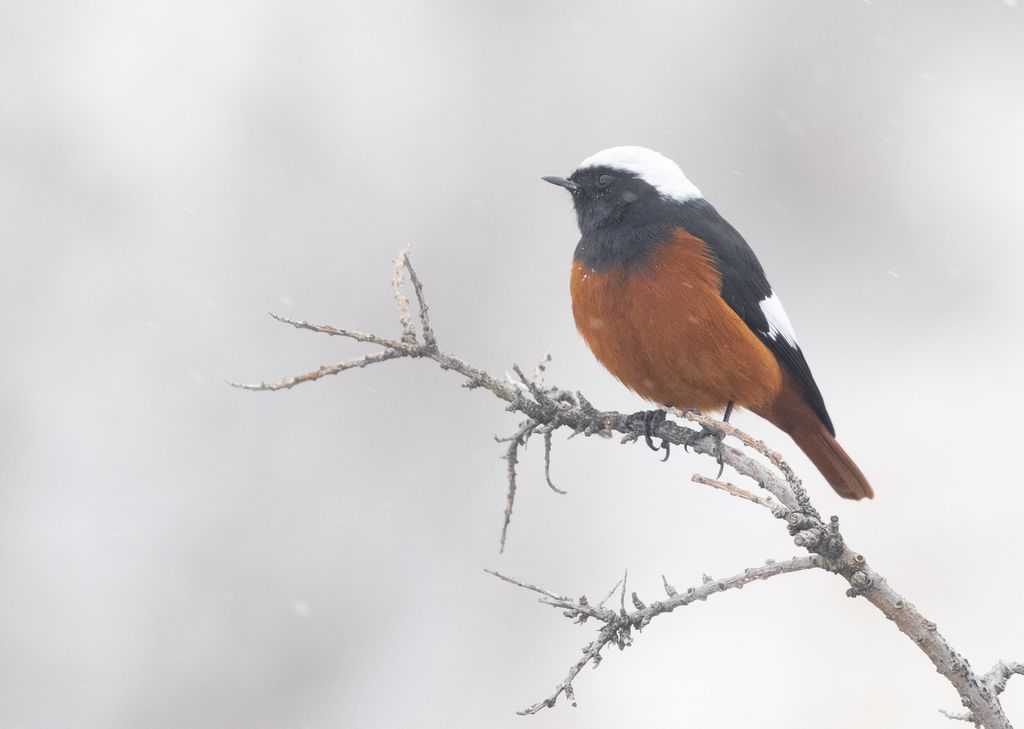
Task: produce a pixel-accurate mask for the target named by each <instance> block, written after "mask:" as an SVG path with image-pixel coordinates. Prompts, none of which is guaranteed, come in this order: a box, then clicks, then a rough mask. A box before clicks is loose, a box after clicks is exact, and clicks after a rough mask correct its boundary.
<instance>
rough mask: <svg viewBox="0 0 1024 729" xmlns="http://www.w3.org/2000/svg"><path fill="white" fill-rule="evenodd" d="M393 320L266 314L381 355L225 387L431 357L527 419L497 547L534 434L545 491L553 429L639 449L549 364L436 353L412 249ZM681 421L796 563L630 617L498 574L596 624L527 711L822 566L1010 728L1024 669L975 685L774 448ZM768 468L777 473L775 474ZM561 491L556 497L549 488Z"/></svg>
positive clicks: (619, 419) (986, 713) (663, 428)
mask: <svg viewBox="0 0 1024 729" xmlns="http://www.w3.org/2000/svg"><path fill="white" fill-rule="evenodd" d="M405 274H408V276H409V281H410V282H411V283H412V287H413V292H414V295H415V297H416V302H417V306H418V310H419V323H420V331H419V333H417V331H416V328H415V325H414V324H413V317H412V314H411V311H410V303H409V300H408V299H407V298H406V296H405V294H404V293H403V284H404V280H405ZM392 283H393V288H394V295H395V301H396V306H397V309H398V315H399V322H400V324H401V328H402V336H401V339H397V340H396V339H389V338H385V337H380V336H378V335H375V334H367V333H363V332H357V331H354V330H349V329H339V328H336V327H332V326H328V325H323V324H310V323H308V322H305V321H295V320H292V319H287V318H285V317H280V316H276V315H273V316H274V318H275V319H277V320H278V321H281V322H284V323H287V324H290V325H291V326H294V327H296V328H298V329H306V330H309V331H313V332H317V333H321V334H327V335H330V336H341V337H347V338H349V339H353V340H355V341H358V342H364V343H368V344H374V345H377V346H380V347H382V349H381V350H380V351H378V352H374V353H371V354H367V355H363V356H362V357H356V358H353V359H347V360H344V361H342V362H339V363H337V364H333V365H325V366H322V367H319V368H317V369H315V370H312V371H310V372H306V373H304V374H300V375H296V376H294V377H288V378H285V379H283V380H280V381H279V382H276V383H259V384H255V385H242V384H236V383H231V384H233V385H234V386H236V387H240V388H243V389H248V390H262V391H275V390H284V389H288V388H291V387H295V386H296V385H300V384H303V383H306V382H313V381H316V380H319V379H320V378H322V377H326V376H328V375H335V374H338V373H340V372H344V371H345V370H349V369H353V368H356V367H365V366H367V365H371V364H376V363H378V362H384V361H387V360H390V359H400V358H411V359H415V358H429V359H432V360H433V361H434V362H436V363H437V364H438V365H439V366H440V367H441V368H442V369H444V370H450V371H453V372H456V373H458V374H459V375H460V376H462V377H463V378H464V379H465V380H466V382H465V383H464V386H465V387H467V388H469V389H478V388H480V389H486V390H488V391H489V392H490V393H491V394H493V395H494V396H496V397H497V398H499V399H500V400H503V401H504V402H505V403H506V409H507V410H509V411H510V412H515V413H519V414H521V415H523V416H525V417H526V420H525V421H524V422H523V423H522V424H521V425H520V427H519V429H518V430H517V431H516V433H515V434H513V435H512V436H511V437H510V438H509V439H506V440H507V441H508V442H509V447H508V450H507V451H506V454H505V458H506V460H507V461H508V475H509V492H508V498H507V503H506V509H505V515H504V522H503V527H502V545H503V546H504V543H505V536H506V534H507V531H508V524H509V520H510V518H511V511H512V505H513V500H514V496H515V465H516V462H517V457H518V449H519V447H520V446H521V445H525V444H526V442H527V441H528V439H529V437H530V436H531V435H533V434H535V433H541V434H543V436H544V442H545V475H546V478H547V480H548V484H549V485H551V486H552V488H554V486H553V485H552V484H551V482H550V475H549V474H550V447H551V434H552V433H553V432H554V431H555V430H558V429H561V428H566V429H568V430H569V431H570V432H571V435H570V438H571V437H573V436H576V435H579V434H583V435H586V436H590V435H595V434H603V435H611V434H614V433H617V434H619V435H621V436H622V437H621V442H623V443H629V442H635V441H636V440H637V439H638V438H640V437H642V436H643V435H644V424H643V420H642V419H639V418H636V417H634V416H633V415H629V414H623V413H618V412H613V411H601V410H598V409H597V408H596V407H594V406H593V405H592V404H591V403H590V402H589V401H588V400H587V399H586V398H585V397H584V396H583V395H582V394H580V393H579V392H570V391H567V390H561V389H558V388H555V387H547V386H545V385H544V383H543V372H544V368H545V366H546V363H547V362H548V361H549V357H548V356H545V358H544V359H543V360H542V361H541V363H540V364H539V365H538V366H537V368H536V369H535V371H534V373H533V377H532V378H527V377H526V376H525V374H523V372H522V371H521V370H520V369H519V368H518V367H515V368H514V371H515V372H516V374H517V377H518V378H519V379H518V381H516V380H514V379H512V378H511V377H509V378H508V379H507V380H501V379H498V378H496V377H493V376H492V375H490V374H488V373H487V372H485V371H483V370H481V369H479V368H477V367H474V366H473V365H471V364H468V363H467V362H464V361H463V360H461V359H459V358H457V357H455V356H453V355H451V354H448V353H446V352H443V351H441V350H440V348H439V347H438V344H437V339H436V337H435V334H434V331H433V329H432V328H431V323H430V316H429V313H428V311H429V310H428V307H427V303H426V299H425V297H424V293H423V286H422V283H421V282H420V279H419V277H418V276H417V275H416V272H415V270H414V269H413V267H412V263H411V261H410V260H409V256H408V252H407V251H405V250H403V251H402V252H401V253H400V254H399V256H398V259H397V260H396V261H395V269H394V275H393V277H392ZM676 415H677V416H679V417H682V418H684V419H685V420H689V421H692V422H695V423H698V424H700V425H701V426H702V427H703V428H704V430H702V431H697V430H695V429H693V428H689V427H685V426H682V425H680V424H679V423H677V422H673V421H670V420H665V421H663V422H661V423H659V424H658V425H657V426H656V427H655V428H654V432H653V433H651V435H653V436H654V437H657V438H660V439H663V440H664V441H666V442H668V443H672V444H673V445H688V446H690V447H691V448H692V449H693V451H694V452H696V453H700V454H703V455H708V456H711V457H713V458H715V459H716V460H717V461H718V462H720V463H724V464H725V465H728V466H730V467H731V468H732V469H733V470H734V471H736V472H737V473H738V474H740V475H741V476H743V477H746V478H749V479H751V480H752V481H753V482H754V483H756V484H757V485H758V486H759V487H761V488H763V489H765V490H766V491H768V492H769V493H770V494H771V495H772V496H773V497H774V501H773V500H772V499H770V498H768V497H762V496H758V495H755V494H753V493H752V492H750V491H747V490H745V489H742V488H740V487H738V486H735V485H733V484H729V483H725V482H722V481H718V480H717V479H709V478H705V477H697V478H696V479H695V480H696V481H697V482H698V483H703V484H706V485H709V486H713V487H714V488H717V489H721V490H724V491H727V492H728V493H730V494H733V495H735V496H740V497H741V498H744V499H746V500H748V501H752V502H754V503H757V504H759V505H761V506H764V507H767V508H769V509H770V511H771V514H772V515H773V516H774V517H776V518H778V519H781V520H783V521H784V522H785V523H786V527H787V529H788V531H789V534H790V536H792V538H793V542H794V543H795V544H796V545H797V546H799V547H802V548H804V549H805V550H806V551H807V552H808V555H807V556H805V557H801V558H794V560H790V561H789V562H782V563H769V564H766V565H763V566H760V567H754V568H750V569H748V570H745V571H744V572H743V573H741V574H738V575H734V576H733V577H728V578H725V579H724V580H712V579H711V578H710V577H706V579H704V581H703V583H702V584H701V585H700V586H699V587H693V588H689V589H688V590H686V591H685V592H678V591H676V589H675V588H674V587H672V586H671V585H670V584H669V583H668V581H667V580H665V579H664V578H662V579H663V581H664V588H665V592H666V595H667V596H668V599H667V600H663V601H658V602H654V603H652V604H650V605H645V604H644V603H643V602H642V601H641V600H640V598H639V597H637V596H636V593H632V602H633V605H634V607H635V608H636V609H635V610H634V611H633V612H627V611H626V609H625V593H626V588H625V579H623V580H621V581H620V582H619V583H616V585H615V587H614V588H612V591H611V592H610V593H609V594H608V597H606V598H605V599H604V600H602V601H601V602H600V603H598V604H597V605H596V606H595V605H592V604H590V603H589V602H588V601H587V600H586V598H585V597H581V598H579V599H578V600H571V599H570V598H566V597H564V596H561V595H557V594H556V593H552V592H549V591H547V590H543V589H541V588H538V587H536V586H533V585H529V584H527V583H522V582H519V581H517V580H513V579H511V578H508V577H505V576H503V575H498V576H499V577H501V579H503V580H505V581H507V582H510V583H512V584H515V585H518V586H520V587H522V588H525V589H528V590H532V591H534V592H538V593H540V594H541V595H542V597H541V602H544V603H546V604H550V605H552V606H553V607H557V608H561V609H562V610H563V611H564V613H565V614H566V616H567V617H570V618H571V619H572V620H573V621H574V622H577V623H583V622H585V621H586V620H588V619H590V618H593V619H595V620H599V621H600V622H602V623H603V626H602V627H601V629H600V631H599V633H598V637H597V638H596V639H595V640H594V641H592V642H591V643H590V644H588V645H587V647H586V648H584V649H583V654H582V656H581V657H580V659H579V660H578V661H577V662H576V663H575V664H574V665H573V667H572V668H571V669H570V672H569V675H568V676H567V678H566V679H565V680H563V681H562V683H560V684H559V685H558V686H557V687H556V689H555V691H554V693H552V694H551V695H549V696H548V697H547V698H546V699H544V700H542V701H540V702H538V703H537V704H534V705H533V706H531V707H530V708H528V709H526V710H525V711H524V712H523V713H535V712H537V711H539V710H540V709H542V708H544V707H550V706H553V705H554V703H555V701H556V700H557V698H558V697H559V696H561V695H564V696H566V698H567V699H568V700H570V701H573V702H574V701H575V694H574V692H573V688H572V682H573V680H574V679H575V678H576V676H577V675H578V674H579V672H580V671H581V670H582V669H583V667H584V666H586V665H588V664H593V665H595V666H596V665H597V664H598V663H599V662H600V660H601V651H602V650H603V649H604V648H605V647H606V646H607V645H608V644H609V643H612V642H614V643H615V644H616V645H617V646H618V647H619V648H625V647H626V646H627V645H629V643H630V641H631V640H632V638H631V631H632V630H633V629H634V628H635V629H636V630H637V631H639V630H640V629H641V628H643V627H644V626H645V625H647V623H649V622H650V620H651V619H652V618H654V617H656V616H657V615H660V614H662V613H665V612H671V611H672V610H674V609H675V608H677V607H681V606H683V605H688V604H690V603H691V602H693V601H695V600H703V599H706V598H707V597H708V596H709V595H711V594H714V593H716V592H721V591H723V590H728V589H732V588H737V589H738V588H740V587H742V586H743V585H745V584H747V583H748V582H750V581H752V580H755V579H767V578H768V577H772V576H775V575H778V574H784V573H787V572H795V571H798V570H804V569H811V568H819V569H824V570H827V571H829V572H832V573H835V574H837V575H839V576H841V577H842V578H843V579H844V580H845V581H846V582H847V584H848V585H849V587H848V589H847V590H846V594H847V595H848V596H850V597H863V598H864V599H866V600H867V601H868V602H869V603H870V604H872V605H873V606H875V607H876V608H877V609H878V610H880V611H881V612H882V613H883V614H884V615H885V616H886V617H887V618H888V619H890V620H892V621H893V623H894V624H895V625H896V627H897V628H898V629H899V630H900V632H902V633H903V634H904V635H906V636H907V637H909V638H910V639H911V640H912V641H913V642H914V644H915V645H917V646H918V648H920V650H921V651H922V652H924V653H925V655H926V656H927V657H928V658H929V659H930V660H931V661H932V664H933V665H934V666H935V667H936V669H937V670H938V672H939V673H941V674H942V675H943V676H945V677H946V679H947V680H948V681H949V682H950V683H951V684H952V685H953V686H954V688H956V690H957V692H958V693H959V694H960V699H961V703H962V704H963V705H964V707H965V708H966V709H967V713H966V714H962V715H954V717H955V718H961V719H965V720H967V721H970V722H973V723H974V724H976V725H978V726H984V727H986V728H987V729H1012V727H1011V726H1010V723H1009V720H1008V719H1007V718H1006V716H1005V714H1004V713H1003V709H1002V706H1001V704H1000V702H999V698H998V697H999V694H1000V693H1001V692H1002V691H1003V689H1004V688H1005V687H1006V682H1007V681H1008V679H1009V678H1010V677H1011V676H1012V675H1015V674H1024V664H1020V663H1002V662H1001V663H999V664H997V665H996V667H995V668H993V669H992V671H990V672H989V673H988V674H986V675H985V676H978V675H977V674H975V673H974V671H973V670H972V669H971V667H970V665H969V664H968V662H967V661H966V660H965V659H964V658H963V657H962V656H960V654H959V653H957V652H956V651H955V650H954V649H953V648H952V646H950V645H949V643H948V642H947V641H946V639H945V638H944V637H943V636H942V634H941V633H939V631H938V629H937V627H936V625H935V623H933V622H931V621H930V620H928V619H926V618H925V617H924V616H923V615H922V614H921V613H920V612H919V611H918V610H917V608H915V607H914V606H913V605H912V604H911V603H910V602H908V601H907V600H905V599H904V598H903V597H902V596H901V595H899V594H898V593H896V592H895V591H894V590H893V589H892V588H891V587H889V585H888V584H887V583H886V581H885V579H884V578H883V577H882V576H881V575H879V574H878V573H877V572H875V571H874V570H873V569H872V568H871V567H870V566H869V565H868V564H867V561H866V560H865V559H864V557H863V556H862V555H860V554H858V553H856V552H854V551H853V550H851V549H850V548H849V546H848V545H847V544H845V542H844V540H843V537H842V535H841V534H840V532H839V520H838V518H837V517H834V516H833V517H831V519H829V520H828V521H827V522H826V521H825V520H823V519H822V517H821V516H820V515H819V513H818V512H817V511H816V510H815V509H814V507H813V505H812V504H811V502H810V499H809V497H808V495H807V492H806V491H805V490H804V488H803V485H802V483H801V481H800V479H799V478H798V477H797V476H796V474H795V473H794V472H793V469H792V468H790V466H789V465H788V464H787V463H786V462H785V461H784V460H783V458H782V457H781V456H780V455H779V454H778V453H777V452H776V451H774V450H772V449H770V448H769V447H768V446H767V445H765V443H763V442H762V441H760V440H757V439H755V438H752V437H751V436H749V435H747V434H746V433H744V432H743V431H741V430H738V429H737V428H735V427H733V426H732V425H730V424H728V423H722V422H719V421H716V420H714V419H711V418H708V417H707V416H704V415H700V414H697V413H683V412H678V411H677V412H676ZM716 432H717V433H722V434H724V436H725V437H729V438H734V439H736V440H738V441H739V442H740V443H741V445H743V446H745V447H747V448H749V449H750V450H752V451H754V452H756V453H757V454H760V455H761V456H763V457H764V458H765V459H767V461H768V464H765V463H764V462H762V461H761V460H759V459H757V458H755V457H753V456H751V455H750V454H749V453H747V452H745V451H743V450H741V449H739V448H735V447H732V446H729V445H726V444H724V443H722V442H721V440H720V439H718V438H716V437H713V435H712V434H713V433H716ZM499 440H501V439H499ZM773 469H774V470H773ZM556 490H557V489H556ZM620 585H621V596H620V605H619V610H618V611H614V610H611V609H609V608H605V607H604V603H605V602H606V601H607V600H608V599H609V598H610V597H611V596H612V594H614V592H615V590H616V589H618V588H619V587H620Z"/></svg>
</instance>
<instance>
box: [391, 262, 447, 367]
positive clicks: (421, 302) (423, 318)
mask: <svg viewBox="0 0 1024 729" xmlns="http://www.w3.org/2000/svg"><path fill="white" fill-rule="evenodd" d="M399 263H401V264H402V265H403V266H404V267H405V270H406V271H408V272H409V280H410V281H411V282H412V290H413V292H414V293H415V294H416V304H417V306H418V307H419V310H420V328H421V329H422V330H423V343H424V344H426V345H427V348H429V349H437V340H436V339H435V338H434V330H433V329H432V328H431V326H430V307H428V306H427V300H426V298H425V297H424V296H423V284H422V283H420V277H419V276H417V275H416V269H415V268H413V267H412V260H411V259H410V258H409V249H408V248H405V249H404V250H402V251H401V252H400V253H399V254H398V260H397V261H395V266H396V267H397V266H398V264H399ZM408 303H409V302H408V301H406V310H407V311H408ZM399 310H401V309H399Z"/></svg>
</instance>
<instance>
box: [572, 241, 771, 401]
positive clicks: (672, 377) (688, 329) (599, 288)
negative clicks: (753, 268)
mask: <svg viewBox="0 0 1024 729" xmlns="http://www.w3.org/2000/svg"><path fill="white" fill-rule="evenodd" d="M720 291H721V278H720V276H719V274H718V272H717V271H716V270H715V269H714V267H713V266H712V265H711V262H710V258H709V255H708V251H707V247H706V245H705V244H704V242H703V241H701V240H700V239H698V238H694V237H693V236H691V235H689V234H687V233H686V232H685V231H682V230H679V231H677V233H676V235H675V237H674V239H673V241H672V243H670V244H666V245H663V246H658V247H657V248H655V249H654V250H653V251H652V253H651V259H650V260H649V261H648V262H647V263H646V264H645V265H644V266H642V267H640V268H639V269H637V270H635V271H627V270H624V269H621V268H618V267H614V266H613V267H612V268H610V269H607V270H604V271H594V270H592V269H590V268H588V267H586V266H584V265H583V264H582V263H581V262H580V261H574V262H573V267H572V276H571V278H570V293H571V295H572V311H573V316H574V317H575V319H576V327H577V329H579V332H580V334H581V335H583V339H584V340H585V341H586V342H587V345H588V346H589V347H590V349H591V350H592V351H593V353H594V356H596V357H597V359H598V361H600V362H601V364H603V365H604V366H605V367H606V368H608V370H609V371H610V372H611V373H612V374H613V375H615V376H616V377H618V378H619V379H620V380H622V382H623V383H624V384H625V385H626V386H627V387H629V388H630V389H631V390H634V391H635V392H637V393H638V394H639V395H641V396H642V397H645V398H647V399H648V400H652V401H654V402H657V403H659V404H662V405H668V406H671V407H677V408H700V409H701V410H716V409H721V408H724V407H725V405H726V404H727V403H728V402H729V401H730V400H732V401H733V402H735V403H736V404H737V405H740V406H743V407H748V408H763V407H766V406H768V405H769V404H770V403H771V402H772V401H773V400H774V399H775V397H776V395H777V394H778V392H779V388H780V386H781V373H780V370H779V366H778V364H777V363H776V361H775V357H774V356H773V355H772V353H771V352H770V351H769V350H768V348H767V347H765V346H764V344H762V343H761V341H760V340H759V339H758V338H757V337H756V336H755V335H754V333H753V332H752V331H750V329H749V328H748V327H747V325H746V324H745V323H744V322H743V320H742V319H740V317H739V316H738V315H737V314H736V312H734V311H733V310H732V309H731V308H729V305H728V304H726V303H725V301H724V300H723V299H722V297H721V294H720Z"/></svg>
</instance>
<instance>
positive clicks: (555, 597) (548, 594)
mask: <svg viewBox="0 0 1024 729" xmlns="http://www.w3.org/2000/svg"><path fill="white" fill-rule="evenodd" d="M484 572H486V573H487V574H489V575H494V576H495V577H497V578H498V579H499V580H504V581H505V582H509V583H511V584H513V585H515V586H516V587H522V588H523V589H524V590H530V591H531V592H536V593H539V594H541V595H544V596H545V597H550V598H551V599H552V600H568V599H569V598H567V597H565V596H564V595H556V594H555V593H553V592H548V591H547V590H545V589H544V588H543V587H537V586H536V585H531V584H529V583H527V582H520V581H519V580H515V579H513V578H511V577H507V576H506V575H503V574H501V573H500V572H498V571H496V570H491V569H487V568H486V567H484Z"/></svg>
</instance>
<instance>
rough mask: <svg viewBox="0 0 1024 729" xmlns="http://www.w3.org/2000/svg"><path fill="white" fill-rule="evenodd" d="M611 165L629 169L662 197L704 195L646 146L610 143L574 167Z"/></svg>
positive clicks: (688, 198)
mask: <svg viewBox="0 0 1024 729" xmlns="http://www.w3.org/2000/svg"><path fill="white" fill-rule="evenodd" d="M587 167H611V168H613V169H617V170H623V171H624V172H632V173H633V174H634V175H636V176H637V177H639V178H640V179H641V180H643V181H644V182H646V183H647V184H649V185H650V186H651V187H653V188H654V189H656V190H657V191H658V192H660V193H661V194H662V195H664V196H665V197H670V198H672V199H673V200H678V201H679V202H684V201H686V200H696V199H699V198H701V197H703V195H701V194H700V190H698V189H697V186H696V185H694V184H693V183H692V182H690V181H689V180H688V179H687V177H686V175H684V174H683V171H682V170H681V169H680V168H679V165H677V164H676V163H675V162H673V161H672V160H670V159H669V158H668V157H666V156H664V155H662V154H658V153H657V152H655V151H654V150H653V149H647V148H646V147H612V148H611V149H605V150H603V151H601V152H598V153H597V154H595V155H591V156H590V157H587V158H586V159H585V160H583V161H582V162H580V166H579V167H578V168H577V169H581V170H582V169H584V168H587Z"/></svg>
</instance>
